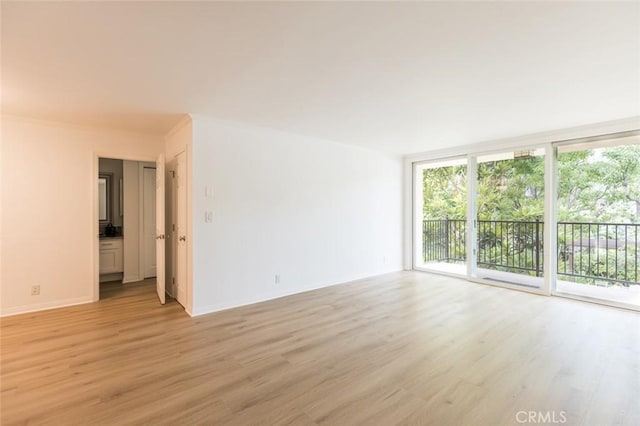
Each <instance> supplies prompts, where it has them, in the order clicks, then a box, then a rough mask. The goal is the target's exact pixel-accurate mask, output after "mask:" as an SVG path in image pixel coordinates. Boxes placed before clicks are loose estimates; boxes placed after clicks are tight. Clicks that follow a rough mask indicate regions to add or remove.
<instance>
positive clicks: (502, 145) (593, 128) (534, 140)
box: [404, 116, 640, 162]
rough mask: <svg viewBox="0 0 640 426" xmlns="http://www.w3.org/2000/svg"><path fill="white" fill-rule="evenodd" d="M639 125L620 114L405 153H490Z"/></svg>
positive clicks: (418, 157) (420, 156) (424, 156)
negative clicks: (619, 115)
mask: <svg viewBox="0 0 640 426" xmlns="http://www.w3.org/2000/svg"><path fill="white" fill-rule="evenodd" d="M638 129H640V116H634V117H628V118H623V119H620V120H613V121H605V122H601V123H595V124H589V125H585V126H577V127H570V128H565V129H557V130H552V131H548V132H540V133H533V134H528V135H522V136H516V137H512V138H505V139H493V140H489V141H484V142H476V143H470V144H466V145H461V146H457V147H453V148H445V149H436V150H431V151H424V152H419V153H415V154H409V155H406V156H405V157H404V158H405V160H409V161H411V162H416V161H424V160H436V159H441V158H442V159H444V158H447V157H455V156H462V155H471V154H480V153H490V152H491V151H500V150H505V151H507V150H512V149H518V148H522V147H523V146H526V145H531V144H535V145H538V146H541V145H544V144H545V143H550V142H554V143H555V142H563V141H567V140H574V139H581V138H593V137H597V136H599V135H608V134H613V133H620V132H628V131H634V130H638Z"/></svg>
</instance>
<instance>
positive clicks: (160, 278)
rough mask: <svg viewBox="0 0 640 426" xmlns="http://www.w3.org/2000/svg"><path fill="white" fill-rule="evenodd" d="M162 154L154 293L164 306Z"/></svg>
mask: <svg viewBox="0 0 640 426" xmlns="http://www.w3.org/2000/svg"><path fill="white" fill-rule="evenodd" d="M164 241H165V239H164V154H160V155H159V156H158V161H157V162H156V291H157V292H158V298H159V299H160V303H161V304H163V305H164V302H165V297H164V274H165V269H164Z"/></svg>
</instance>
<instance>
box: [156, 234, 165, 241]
mask: <svg viewBox="0 0 640 426" xmlns="http://www.w3.org/2000/svg"><path fill="white" fill-rule="evenodd" d="M156 240H164V234H160V235H158V236H157V237H156Z"/></svg>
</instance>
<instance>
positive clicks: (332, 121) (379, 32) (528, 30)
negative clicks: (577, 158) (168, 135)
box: [2, 1, 640, 153]
mask: <svg viewBox="0 0 640 426" xmlns="http://www.w3.org/2000/svg"><path fill="white" fill-rule="evenodd" d="M2 108H3V112H4V113H11V114H20V115H28V116H33V117H37V118H44V119H53V120H61V121H67V122H74V123H78V124H89V125H99V126H110V127H116V128H123V129H131V130H137V131H143V132H150V133H158V134H163V133H165V132H166V131H167V130H168V129H170V128H171V127H172V125H173V124H175V123H176V121H177V120H179V118H180V115H181V114H184V113H196V114H206V115H213V116H216V117H219V118H221V119H226V120H233V121H241V122H246V123H251V124H255V125H260V126H268V127H274V128H278V129H283V130H288V131H291V132H297V133H301V134H305V135H310V136H316V137H321V138H326V139H331V140H334V141H338V142H344V143H351V144H357V145H363V146H367V147H371V148H375V149H380V150H384V151H388V152H395V153H412V152H419V151H426V150H429V149H436V148H442V147H451V146H456V145H463V144H469V143H475V142H479V141H482V140H488V139H496V138H503V137H510V136H517V135H521V134H527V133H533V132H538V131H545V130H551V129H556V128H562V127H569V126H576V125H582V124H589V123H594V122H599V121H606V120H613V119H619V118H624V117H629V116H635V115H640V3H638V2H629V3H590V2H589V3H588V2H580V3H574V2H549V3H547V2H537V3H504V2H491V3H478V2H474V3H403V2H392V3H364V2H357V3H307V2H305V3H267V2H258V3H238V2H235V3H211V2H209V3H205V2H200V3H190V2H189V3H187V2H135V3H130V2H129V3H128V2H123V3H120V2H114V3H109V2H101V3H94V2H64V3H46V2H45V3H31V2H15V3H13V2H6V1H3V2H2Z"/></svg>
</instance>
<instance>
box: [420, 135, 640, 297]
mask: <svg viewBox="0 0 640 426" xmlns="http://www.w3.org/2000/svg"><path fill="white" fill-rule="evenodd" d="M412 170H413V176H412V178H413V195H414V196H413V218H414V220H413V242H414V244H413V266H414V268H415V269H418V270H427V271H431V272H439V273H445V274H453V275H457V276H463V277H466V278H468V279H469V280H474V281H480V282H483V283H488V284H494V285H498V286H504V287H510V288H519V289H522V290H526V291H531V292H537V293H541V294H554V295H560V296H567V297H574V298H580V299H585V300H592V301H599V302H603V303H608V304H613V305H616V306H621V307H626V308H631V309H636V308H640V262H639V260H640V131H637V130H636V131H629V132H621V133H617V134H611V135H607V136H598V137H590V138H582V139H573V140H568V141H562V142H552V141H546V142H544V143H540V144H538V145H535V144H534V145H530V146H526V147H522V148H521V147H518V148H517V149H511V150H503V151H494V152H486V153H483V152H478V153H469V154H468V155H466V156H464V157H457V158H452V159H451V158H449V159H446V160H436V161H431V162H416V163H413V167H412Z"/></svg>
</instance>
